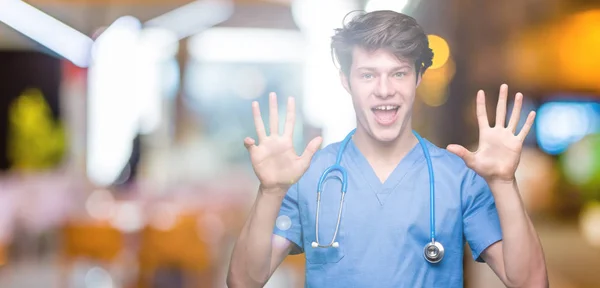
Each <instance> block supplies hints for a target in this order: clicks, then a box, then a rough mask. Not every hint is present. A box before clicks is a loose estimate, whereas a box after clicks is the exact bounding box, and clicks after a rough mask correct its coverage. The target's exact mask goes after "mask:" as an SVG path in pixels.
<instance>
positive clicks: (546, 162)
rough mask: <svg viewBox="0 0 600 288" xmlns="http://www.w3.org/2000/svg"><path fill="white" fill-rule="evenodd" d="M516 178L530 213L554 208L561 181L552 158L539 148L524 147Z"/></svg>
mask: <svg viewBox="0 0 600 288" xmlns="http://www.w3.org/2000/svg"><path fill="white" fill-rule="evenodd" d="M475 149H477V148H476V147H475ZM515 178H516V179H517V182H518V183H519V191H520V193H521V198H522V199H523V204H524V205H525V208H526V209H527V211H528V212H530V213H536V212H543V211H548V210H549V209H551V208H552V207H551V205H552V203H553V200H554V199H553V191H554V189H555V188H556V185H557V182H558V179H559V177H558V173H557V169H556V165H555V162H554V159H553V157H552V156H550V155H548V154H546V153H544V152H542V151H540V150H539V149H537V148H532V147H527V146H525V147H523V151H522V153H521V162H520V164H519V167H518V168H517V171H516V172H515Z"/></svg>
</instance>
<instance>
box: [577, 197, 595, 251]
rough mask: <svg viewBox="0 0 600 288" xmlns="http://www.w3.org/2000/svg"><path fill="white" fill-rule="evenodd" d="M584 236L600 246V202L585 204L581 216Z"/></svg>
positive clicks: (580, 225)
mask: <svg viewBox="0 0 600 288" xmlns="http://www.w3.org/2000/svg"><path fill="white" fill-rule="evenodd" d="M579 227H580V229H581V234H583V238H584V239H585V240H586V241H587V242H588V243H589V244H590V245H592V246H594V247H595V248H600V202H590V203H587V204H586V205H584V207H583V209H582V210H581V214H580V216H579Z"/></svg>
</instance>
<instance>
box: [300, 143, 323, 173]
mask: <svg viewBox="0 0 600 288" xmlns="http://www.w3.org/2000/svg"><path fill="white" fill-rule="evenodd" d="M321 143H323V138H321V137H315V138H314V139H312V140H310V142H308V145H306V149H304V153H302V156H300V158H301V159H302V162H304V164H305V165H306V166H308V165H309V164H310V160H311V159H312V157H313V155H315V153H316V152H317V150H319V147H320V146H321Z"/></svg>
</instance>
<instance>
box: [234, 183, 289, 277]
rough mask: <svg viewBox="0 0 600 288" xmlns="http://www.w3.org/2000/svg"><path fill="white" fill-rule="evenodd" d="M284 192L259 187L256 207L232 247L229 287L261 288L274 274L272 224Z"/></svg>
mask: <svg viewBox="0 0 600 288" xmlns="http://www.w3.org/2000/svg"><path fill="white" fill-rule="evenodd" d="M276 195H285V193H264V191H263V190H262V188H260V189H259V191H258V194H257V196H256V201H255V202H254V206H253V207H252V209H251V211H250V215H249V217H248V220H246V223H245V224H244V227H243V228H242V231H241V233H240V236H239V238H238V240H237V242H236V244H235V247H234V249H233V253H232V257H231V262H230V264H229V273H228V275H227V284H228V286H229V287H262V286H263V285H264V284H265V282H266V281H267V280H268V278H269V277H270V274H271V258H272V255H271V254H272V235H273V227H274V225H275V221H276V218H277V215H278V213H279V209H280V207H281V202H282V200H283V198H282V197H283V196H276Z"/></svg>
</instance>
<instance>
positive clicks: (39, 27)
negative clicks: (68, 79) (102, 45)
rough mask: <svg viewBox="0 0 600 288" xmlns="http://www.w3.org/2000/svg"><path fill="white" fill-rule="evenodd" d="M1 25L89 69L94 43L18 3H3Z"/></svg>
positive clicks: (6, 0)
mask: <svg viewBox="0 0 600 288" xmlns="http://www.w3.org/2000/svg"><path fill="white" fill-rule="evenodd" d="M0 21H1V22H4V23H6V25H8V26H10V27H12V28H13V29H15V30H17V31H18V32H19V33H22V34H24V35H25V36H27V37H29V38H31V39H33V40H34V41H36V42H38V43H40V44H42V45H43V46H45V47H47V48H48V49H50V50H52V51H53V52H55V53H56V54H58V55H60V56H62V57H64V58H66V59H67V60H69V61H71V62H73V64H75V65H77V66H79V67H83V68H85V67H87V66H88V65H89V61H90V49H91V48H92V45H93V40H92V39H91V38H90V37H87V36H86V35H84V34H82V33H81V32H79V31H77V30H75V29H73V28H71V27H69V26H67V25H65V24H64V23H62V22H60V21H58V20H56V19H55V18H53V17H51V16H50V15H48V14H46V13H44V12H42V11H40V10H38V9H36V8H34V7H33V6H31V5H29V4H27V3H25V2H23V1H18V0H0Z"/></svg>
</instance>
